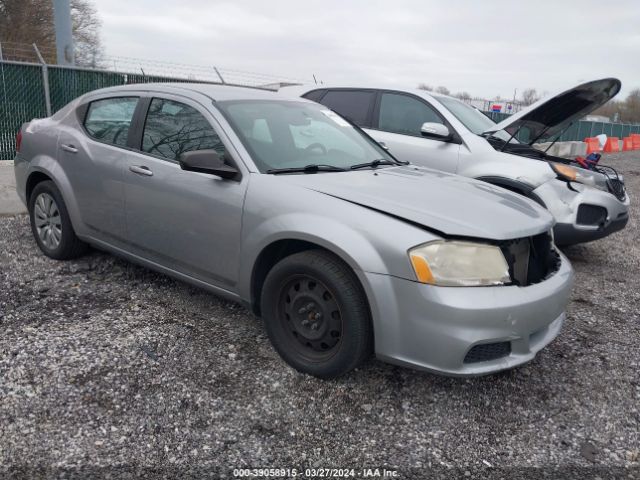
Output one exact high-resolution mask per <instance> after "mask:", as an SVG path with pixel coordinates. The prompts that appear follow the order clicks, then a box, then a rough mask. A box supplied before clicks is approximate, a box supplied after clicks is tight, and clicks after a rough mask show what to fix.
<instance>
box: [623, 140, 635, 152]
mask: <svg viewBox="0 0 640 480" xmlns="http://www.w3.org/2000/svg"><path fill="white" fill-rule="evenodd" d="M629 150H633V138H631V137H624V138H623V139H622V151H623V152H627V151H629Z"/></svg>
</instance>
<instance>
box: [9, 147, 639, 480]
mask: <svg viewBox="0 0 640 480" xmlns="http://www.w3.org/2000/svg"><path fill="white" fill-rule="evenodd" d="M606 163H608V164H611V165H613V166H615V167H617V168H619V169H620V171H621V172H623V173H624V175H625V177H626V181H627V185H628V188H629V190H630V191H631V195H632V196H633V198H632V201H633V205H632V208H633V212H632V217H631V221H630V223H629V225H628V226H627V228H626V229H625V230H624V231H623V232H620V233H618V234H615V235H613V236H611V237H609V238H607V239H605V240H601V241H599V242H596V243H593V244H587V245H583V246H578V247H573V248H570V249H567V250H566V253H567V254H568V255H569V257H570V259H571V260H572V262H573V265H574V267H575V269H576V272H577V279H576V287H575V290H574V293H573V296H572V302H571V304H570V305H569V307H568V322H567V324H566V326H565V328H564V330H563V331H562V332H561V334H560V336H559V337H558V339H557V340H555V341H554V342H553V343H552V344H551V345H550V346H549V347H548V348H547V349H545V350H543V351H542V352H541V353H540V354H539V355H538V357H537V358H536V359H535V360H534V361H533V362H531V363H530V364H528V365H526V366H524V367H521V368H518V369H516V370H512V371H509V372H505V373H501V374H497V375H492V376H487V377H481V378H473V379H452V378H444V377H439V376H435V375H431V374H427V373H421V372H415V371H412V370H408V369H403V368H398V367H394V366H390V365H386V364H383V363H381V362H378V361H375V360H372V361H371V362H369V363H368V364H366V365H365V366H364V367H363V368H361V369H359V370H357V371H355V372H353V373H351V374H349V375H348V376H346V377H344V378H341V379H339V380H336V381H321V380H317V379H315V378H313V377H309V376H306V375H302V374H299V373H296V372H294V371H293V370H291V369H290V368H288V367H287V366H286V365H285V364H284V363H283V362H282V361H281V360H280V359H279V357H278V356H277V355H276V354H275V353H274V351H273V350H272V348H271V346H270V344H269V341H268V339H267V338H266V335H265V332H264V329H263V326H262V324H261V322H260V320H258V319H256V318H254V317H253V316H252V315H251V314H250V313H249V312H248V311H247V310H245V309H244V308H243V307H241V306H238V305H235V304H232V303H229V302H226V301H223V300H221V299H219V298H217V297H214V296H212V295H209V294H207V293H204V292H202V291H200V290H197V289H195V288H192V287H190V286H188V285H185V284H183V283H180V282H177V281H174V280H172V279H170V278H167V277H165V276H162V275H158V274H156V273H153V272H151V271H149V270H146V269H144V268H140V267H137V266H134V265H132V264H129V263H127V262H125V261H123V260H120V259H117V258H115V257H113V256H110V255H107V254H104V253H100V252H92V253H90V254H89V255H87V256H86V257H83V258H82V259H80V260H77V261H71V262H57V261H54V260H50V259H48V258H46V257H44V256H43V255H42V254H40V252H39V251H38V249H37V247H36V244H35V242H34V240H33V239H32V237H31V232H30V230H29V227H28V219H27V217H25V216H17V217H6V218H0V252H2V253H1V254H0V255H1V257H0V329H1V331H2V335H1V337H0V477H3V476H5V477H15V478H18V477H20V478H22V477H29V478H37V477H41V478H51V477H54V476H56V477H57V476H67V477H74V476H76V477H78V478H87V477H103V476H106V475H108V474H110V475H112V476H114V477H118V478H119V477H128V476H133V475H139V476H146V477H156V476H165V477H183V478H184V477H187V476H192V477H194V478H198V477H199V478H201V477H214V478H219V477H227V478H230V477H233V469H234V468H247V467H256V468H258V467H275V468H298V469H302V468H305V467H311V468H313V467H316V468H317V467H343V468H354V469H356V472H358V471H361V469H362V468H363V467H366V468H382V467H387V469H392V470H397V475H398V477H400V478H429V477H441V478H449V477H464V476H466V477H478V476H483V477H494V478H524V477H527V478H529V477H531V478H540V477H542V476H543V475H548V476H549V478H551V477H553V478H591V477H594V476H599V477H600V478H603V479H604V478H640V463H639V462H640V453H639V451H640V433H639V430H640V429H639V426H640V375H639V373H638V372H639V368H640V350H639V349H638V343H639V340H640V323H639V313H638V312H639V310H640V246H639V245H638V239H639V238H640V237H639V235H638V231H639V223H638V220H637V219H638V217H639V216H640V211H639V210H640V209H639V206H638V198H639V196H640V154H638V153H635V154H629V153H626V154H621V155H616V156H610V157H609V158H608V159H607V161H606ZM634 194H635V195H634ZM398 477H396V478H398Z"/></svg>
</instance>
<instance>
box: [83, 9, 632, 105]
mask: <svg viewBox="0 0 640 480" xmlns="http://www.w3.org/2000/svg"><path fill="white" fill-rule="evenodd" d="M94 4H95V6H96V8H97V10H98V14H99V16H100V18H101V20H102V23H103V25H102V40H103V43H104V47H105V53H106V55H107V56H115V57H136V58H142V59H147V60H155V61H168V62H174V63H182V64H195V65H207V66H208V65H211V66H213V65H215V66H218V67H219V68H223V69H237V70H244V71H251V72H260V73H264V74H269V75H276V76H282V77H286V78H291V79H296V80H302V81H304V82H309V83H313V75H315V76H316V78H317V79H318V80H321V81H323V82H324V83H325V84H347V83H348V84H352V85H354V86H357V85H365V84H366V85H369V86H375V85H380V86H397V87H402V86H404V87H412V88H413V87H416V86H417V85H418V84H419V83H426V84H428V85H432V86H438V85H444V86H446V87H447V88H448V89H449V90H450V91H451V92H452V93H454V92H461V91H466V92H468V93H470V94H471V95H472V96H474V97H475V96H477V97H482V98H495V97H497V96H500V97H502V98H505V99H510V98H513V96H514V90H515V89H517V92H518V93H517V95H518V96H519V94H520V92H522V91H523V90H524V89H526V88H536V89H537V90H538V91H539V92H547V93H549V92H556V91H559V90H561V89H563V88H565V87H570V86H572V85H575V84H577V83H580V82H582V81H587V80H592V79H595V78H602V77H609V76H613V77H617V78H619V79H620V80H622V85H623V88H622V92H621V94H620V96H621V97H624V95H625V94H627V93H628V92H629V91H630V90H631V89H633V88H637V87H640V4H638V0H615V1H614V2H602V1H601V0H598V1H592V0H571V1H561V0H555V1H547V0H537V1H535V2H515V1H512V0H505V1H503V0H484V1H481V0H477V1H472V0H449V1H442V0H440V1H431V0H417V1H413V0H393V1H360V0H349V1H348V0H343V1H336V0H324V1H317V0H296V1H294V0H270V1H264V0H263V1H259V0H234V1H220V0H181V1H178V0H174V1H159V0H136V1H131V0H94Z"/></svg>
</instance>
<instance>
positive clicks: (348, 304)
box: [261, 250, 373, 378]
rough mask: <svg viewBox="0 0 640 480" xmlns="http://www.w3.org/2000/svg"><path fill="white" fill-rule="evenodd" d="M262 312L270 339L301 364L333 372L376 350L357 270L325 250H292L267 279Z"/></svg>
mask: <svg viewBox="0 0 640 480" xmlns="http://www.w3.org/2000/svg"><path fill="white" fill-rule="evenodd" d="M261 306H262V316H263V318H264V323H265V328H266V331H267V334H268V336H269V339H270V340H271V343H272V344H273V346H274V348H275V349H276V351H277V352H278V353H279V354H280V356H281V357H282V358H283V359H284V361H286V362H287V363H288V364H289V365H291V366H292V367H293V368H295V369H296V370H298V371H300V372H303V373H308V374H310V375H314V376H316V377H320V378H333V377H337V376H340V375H343V374H345V373H347V372H349V371H350V370H353V369H354V368H356V367H357V366H358V365H360V364H361V363H362V362H364V361H365V360H366V359H367V358H368V357H369V356H371V353H372V351H373V328H372V325H371V316H370V314H369V306H368V303H367V299H366V296H365V294H364V291H363V289H362V286H361V285H360V282H359V281H358V278H357V277H356V275H355V274H354V273H353V271H352V270H351V269H350V268H349V267H348V266H347V265H345V264H344V263H343V262H342V261H341V260H340V259H339V258H337V257H336V256H335V255H333V254H331V253H328V252H325V251H322V250H308V251H305V252H300V253H296V254H293V255H291V256H289V257H286V258H284V259H283V260H281V261H280V262H278V263H277V264H276V265H275V266H274V267H273V268H272V269H271V271H270V272H269V274H268V275H267V278H266V279H265V282H264V286H263V289H262V296H261Z"/></svg>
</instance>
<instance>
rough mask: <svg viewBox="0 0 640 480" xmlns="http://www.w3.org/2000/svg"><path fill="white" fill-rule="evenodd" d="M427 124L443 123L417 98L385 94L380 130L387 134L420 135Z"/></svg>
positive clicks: (381, 110)
mask: <svg viewBox="0 0 640 480" xmlns="http://www.w3.org/2000/svg"><path fill="white" fill-rule="evenodd" d="M425 122H435V123H443V122H442V119H441V118H440V117H439V116H438V114H437V113H436V112H435V111H434V110H433V109H432V108H431V107H429V106H428V105H426V104H425V103H424V102H421V101H420V100H418V99H417V98H413V97H409V96H407V95H398V94H395V93H383V94H382V98H381V100H380V120H379V122H378V128H380V130H384V131H387V132H394V133H404V134H408V135H420V129H421V127H422V124H423V123H425Z"/></svg>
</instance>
